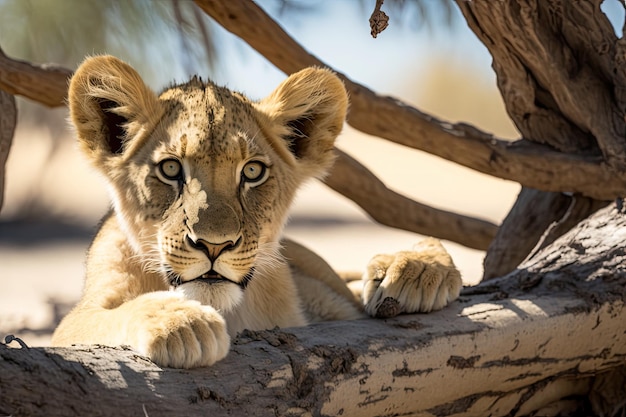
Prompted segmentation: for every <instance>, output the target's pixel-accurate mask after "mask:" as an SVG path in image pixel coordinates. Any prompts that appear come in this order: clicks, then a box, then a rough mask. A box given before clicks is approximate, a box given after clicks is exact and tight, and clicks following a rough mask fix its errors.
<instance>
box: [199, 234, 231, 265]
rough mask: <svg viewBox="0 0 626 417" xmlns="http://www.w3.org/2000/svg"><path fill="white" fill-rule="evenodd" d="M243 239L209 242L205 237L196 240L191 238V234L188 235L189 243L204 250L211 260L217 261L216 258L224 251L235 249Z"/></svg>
mask: <svg viewBox="0 0 626 417" xmlns="http://www.w3.org/2000/svg"><path fill="white" fill-rule="evenodd" d="M240 241H241V238H239V239H237V241H236V242H233V241H232V240H227V241H225V242H222V243H211V242H208V241H206V240H204V239H198V240H196V241H194V240H193V239H191V238H190V237H189V236H187V242H189V244H190V245H191V246H192V247H193V248H195V249H198V250H201V251H202V252H204V253H205V254H206V256H207V258H209V260H210V261H211V262H215V260H216V259H217V258H218V257H219V256H220V255H221V254H222V253H224V252H226V251H229V250H232V249H234V248H235V247H237V245H239V242H240Z"/></svg>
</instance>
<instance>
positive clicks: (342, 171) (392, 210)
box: [325, 150, 498, 250]
mask: <svg viewBox="0 0 626 417" xmlns="http://www.w3.org/2000/svg"><path fill="white" fill-rule="evenodd" d="M337 153H338V155H339V157H338V158H337V161H336V162H335V165H334V166H333V169H332V172H331V175H330V176H328V177H327V178H326V180H325V183H326V185H328V186H329V187H330V188H332V189H333V190H335V191H337V192H338V193H340V194H342V195H344V196H346V197H347V198H349V199H351V200H352V201H354V202H355V203H357V204H358V205H359V206H361V207H362V208H363V209H364V210H365V211H366V212H367V213H368V214H369V215H370V216H372V218H374V220H376V221H377V222H379V223H381V224H384V225H386V226H391V227H395V228H398V229H402V230H408V231H411V232H415V233H420V234H423V235H427V236H435V237H438V238H440V239H447V240H451V241H454V242H458V243H460V244H462V245H465V246H467V247H470V248H474V249H480V250H485V249H487V247H488V246H489V243H490V242H491V241H492V240H493V238H494V236H495V234H496V231H497V229H498V227H497V226H496V225H494V224H492V223H489V222H487V221H484V220H479V219H474V218H472V217H467V216H462V215H459V214H455V213H450V212H448V211H444V210H438V209H435V208H432V207H429V206H426V205H424V204H421V203H418V202H416V201H413V200H411V199H409V198H407V197H404V196H402V195H400V194H398V193H396V192H394V191H392V190H390V189H389V188H387V187H386V186H385V184H383V182H382V181H380V180H379V179H378V178H377V177H376V176H375V175H374V174H373V173H372V172H371V171H369V170H368V169H367V168H365V167H364V166H363V165H361V164H360V163H359V162H358V161H356V160H355V159H353V158H352V157H350V156H349V155H347V154H346V153H344V152H342V151H340V150H337Z"/></svg>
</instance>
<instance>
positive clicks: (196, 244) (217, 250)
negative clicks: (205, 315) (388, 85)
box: [169, 236, 254, 290]
mask: <svg viewBox="0 0 626 417" xmlns="http://www.w3.org/2000/svg"><path fill="white" fill-rule="evenodd" d="M241 241H242V237H241V236H239V237H238V238H237V239H236V240H235V241H232V240H227V241H224V242H222V243H211V242H209V241H207V240H204V239H197V240H193V239H192V238H191V237H189V236H187V243H188V244H189V246H191V247H192V248H193V249H196V250H199V251H201V252H203V253H204V254H205V255H206V257H207V258H208V259H209V260H210V261H211V269H210V270H208V271H207V272H205V273H203V274H202V275H200V276H198V277H196V278H194V279H191V280H188V281H182V279H181V277H180V275H172V276H170V280H169V281H170V285H172V286H173V287H178V286H180V285H182V284H186V283H190V282H198V283H204V284H208V285H216V284H235V285H237V286H239V287H240V288H241V289H242V290H243V289H245V288H246V287H247V286H248V283H249V282H250V280H251V279H252V276H253V275H254V267H253V268H251V269H250V271H248V273H247V274H245V275H244V277H243V278H242V279H241V280H240V281H236V280H234V279H230V278H229V277H226V276H224V275H222V274H220V273H219V272H217V271H216V270H215V269H214V267H215V261H216V260H217V258H219V257H220V255H222V254H224V253H226V252H229V251H233V250H235V249H237V248H238V247H239V246H240V245H241Z"/></svg>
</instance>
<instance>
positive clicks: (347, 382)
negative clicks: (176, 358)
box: [0, 204, 626, 417]
mask: <svg viewBox="0 0 626 417" xmlns="http://www.w3.org/2000/svg"><path fill="white" fill-rule="evenodd" d="M620 210H621V208H620V207H617V206H616V205H615V204H613V205H611V206H610V207H607V208H605V209H602V210H601V211H599V212H598V213H596V214H595V215H594V216H592V217H591V218H590V219H587V220H585V221H584V222H583V223H581V224H580V225H579V226H577V228H576V229H574V230H572V231H570V232H569V233H568V234H567V235H565V236H563V237H562V238H561V239H559V240H557V241H556V242H555V243H554V244H553V245H552V246H550V247H548V248H546V249H545V250H544V251H543V252H542V253H541V254H540V255H538V256H537V257H536V258H534V259H533V261H532V263H527V264H525V265H523V266H522V267H520V269H518V270H517V271H515V272H513V273H512V274H510V275H509V276H508V277H506V279H496V280H492V281H489V282H486V283H483V284H480V285H478V286H476V287H469V288H466V289H465V290H464V292H463V294H462V296H461V298H460V299H459V301H457V302H454V303H453V304H452V305H450V306H449V307H447V308H445V309H444V310H442V311H439V312H436V313H432V314H427V315H406V316H400V317H397V318H394V319H389V320H357V321H343V322H328V323H318V324H315V325H311V326H307V327H302V328H292V329H281V330H272V331H254V332H252V331H245V332H244V333H243V334H241V335H240V336H238V337H237V338H236V339H235V342H234V345H233V347H232V350H231V352H230V354H229V356H227V358H226V359H225V360H223V361H221V362H218V363H217V364H216V365H214V366H212V367H210V368H205V369H196V370H174V369H160V368H159V367H157V366H155V365H154V364H152V363H150V362H149V361H147V360H146V359H144V358H142V357H140V356H137V354H135V353H134V352H132V351H129V350H124V349H119V348H118V349H113V348H103V347H97V346H95V347H77V348H69V349H67V348H65V349H62V348H31V349H10V348H7V347H5V346H3V345H0V392H1V393H2V395H0V413H1V414H5V415H12V416H16V417H17V416H22V415H29V416H37V415H69V414H71V415H94V416H98V415H112V414H115V415H119V416H125V415H142V411H143V408H145V413H146V414H148V415H150V416H151V417H157V416H165V415H173V414H176V415H188V416H200V415H256V416H266V415H267V416H274V415H294V416H300V415H359V416H373V415H418V414H420V415H421V414H428V415H436V416H446V415H451V414H454V415H459V416H463V415H492V416H503V415H527V414H533V413H534V414H533V415H544V414H543V412H541V409H542V408H544V407H548V406H551V405H552V406H554V403H555V402H556V403H557V404H558V406H559V408H558V409H559V410H561V411H562V410H563V407H564V406H565V405H566V403H563V402H559V401H560V400H564V401H569V404H570V406H574V407H578V408H581V407H588V409H591V407H592V406H593V407H595V408H593V409H592V411H593V413H594V414H604V415H618V414H616V410H617V409H618V408H619V407H623V383H624V375H626V374H625V373H624V370H625V369H626V368H625V366H624V363H625V362H624V361H625V360H626V333H624V322H625V321H626V306H625V302H626V292H625V290H624V289H625V288H626V266H625V265H626V255H625V253H624V250H623V248H622V245H623V242H624V240H626V215H625V214H624V213H623V212H622V211H620ZM574 329H575V330H574ZM600 395H601V396H602V397H599V396H600ZM87 396H88V397H89V401H85V397H87ZM572 402H573V403H572ZM552 414H555V412H554V409H553V412H552Z"/></svg>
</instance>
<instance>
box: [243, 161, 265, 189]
mask: <svg viewBox="0 0 626 417" xmlns="http://www.w3.org/2000/svg"><path fill="white" fill-rule="evenodd" d="M266 174H267V166H265V164H264V163H263V162H259V161H250V162H248V163H247V164H246V165H244V167H243V170H241V179H242V180H243V181H245V182H248V183H250V185H258V184H260V183H261V182H263V181H264V180H265V179H266V178H267V175H266Z"/></svg>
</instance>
